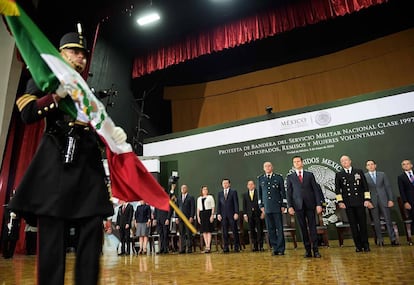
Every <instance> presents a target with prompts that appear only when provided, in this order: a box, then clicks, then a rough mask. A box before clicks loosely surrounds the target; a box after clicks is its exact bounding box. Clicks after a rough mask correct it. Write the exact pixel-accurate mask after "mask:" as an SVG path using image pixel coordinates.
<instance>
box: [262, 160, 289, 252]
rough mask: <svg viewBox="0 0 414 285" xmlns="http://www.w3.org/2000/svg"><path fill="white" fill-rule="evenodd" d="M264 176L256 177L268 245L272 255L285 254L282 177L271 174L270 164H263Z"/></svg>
mask: <svg viewBox="0 0 414 285" xmlns="http://www.w3.org/2000/svg"><path fill="white" fill-rule="evenodd" d="M263 169H264V171H265V173H264V174H262V175H260V176H258V183H257V184H258V185H259V189H258V190H259V205H260V208H261V210H262V211H264V213H265V222H266V227H267V230H268V233H269V243H270V246H271V247H272V250H273V255H284V254H285V248H286V245H285V236H284V233H283V217H282V213H283V212H284V211H285V209H286V203H287V200H286V191H285V185H284V181H283V177H282V176H281V175H280V174H276V173H273V166H272V164H271V163H270V162H265V163H264V164H263Z"/></svg>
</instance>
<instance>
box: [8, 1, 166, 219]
mask: <svg viewBox="0 0 414 285" xmlns="http://www.w3.org/2000/svg"><path fill="white" fill-rule="evenodd" d="M0 13H1V14H3V15H5V18H6V22H7V25H8V27H9V29H10V31H11V32H12V34H13V36H14V38H15V41H16V46H17V48H18V49H19V51H20V54H21V56H22V58H23V60H24V62H25V63H26V65H27V67H28V69H29V71H30V73H31V75H32V77H33V80H34V81H35V82H36V84H37V86H38V87H39V88H40V89H41V90H42V91H44V92H53V91H54V90H56V88H57V87H58V86H59V84H61V85H63V86H64V88H65V90H66V91H68V93H69V94H70V97H71V98H67V99H68V100H61V101H60V102H59V108H60V109H62V110H63V111H65V112H67V113H68V114H69V115H71V116H72V117H73V118H74V119H75V118H76V119H77V120H80V121H83V122H87V123H89V125H90V126H92V127H93V128H94V129H95V130H96V132H97V133H98V134H99V136H100V137H101V139H102V140H103V141H104V143H105V145H106V149H107V151H106V152H107V159H108V166H109V171H110V178H111V188H112V195H113V197H116V198H118V199H121V200H124V201H138V200H144V201H146V202H147V203H148V204H150V205H152V206H154V207H156V208H158V209H162V210H166V211H169V204H170V199H169V196H168V194H167V193H166V191H164V189H163V188H162V187H161V185H160V184H159V183H158V182H157V181H156V180H155V178H154V177H153V176H152V174H151V173H150V172H148V170H147V169H146V168H145V166H144V165H143V164H142V162H141V161H140V160H139V159H138V157H137V156H136V155H135V153H134V152H133V151H132V147H131V145H130V144H128V143H126V142H125V143H123V144H121V145H117V144H115V142H114V141H113V139H112V138H111V134H112V131H113V129H114V127H115V124H114V122H113V121H112V120H111V118H110V117H109V116H108V114H107V113H106V110H105V107H104V105H103V104H102V102H101V101H99V100H98V99H97V98H96V97H95V95H94V94H93V93H92V91H91V89H90V88H89V86H88V85H87V83H86V82H85V80H84V79H83V78H82V76H81V75H80V74H79V73H78V72H76V71H75V70H74V69H73V68H72V67H71V66H69V65H68V64H67V63H66V62H65V61H64V60H63V58H62V57H61V56H60V54H59V52H58V51H57V49H56V48H55V47H54V46H53V45H52V44H51V43H50V41H49V40H48V39H47V38H46V37H45V35H44V34H43V33H42V32H41V31H40V30H39V28H38V27H37V26H36V25H35V24H34V23H33V22H32V20H31V19H30V18H29V17H28V16H27V15H26V13H25V12H24V11H23V10H22V9H21V8H20V7H19V6H18V5H17V4H16V3H15V1H11V0H0ZM74 102H76V104H74Z"/></svg>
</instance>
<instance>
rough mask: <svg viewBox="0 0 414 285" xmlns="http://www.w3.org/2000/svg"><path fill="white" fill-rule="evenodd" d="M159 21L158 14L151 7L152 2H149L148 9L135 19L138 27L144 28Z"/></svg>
mask: <svg viewBox="0 0 414 285" xmlns="http://www.w3.org/2000/svg"><path fill="white" fill-rule="evenodd" d="M160 19H161V17H160V14H159V13H158V12H157V11H156V10H155V9H154V8H153V7H152V1H150V5H149V8H148V9H146V10H144V11H143V12H142V13H140V15H139V16H138V19H137V23H138V25H140V26H145V25H148V24H150V23H154V22H156V21H159V20H160Z"/></svg>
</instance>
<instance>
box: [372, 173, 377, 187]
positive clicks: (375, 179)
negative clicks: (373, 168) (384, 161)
mask: <svg viewBox="0 0 414 285" xmlns="http://www.w3.org/2000/svg"><path fill="white" fill-rule="evenodd" d="M371 177H372V181H374V183H375V184H377V177H376V176H375V172H372V173H371Z"/></svg>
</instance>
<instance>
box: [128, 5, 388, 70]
mask: <svg viewBox="0 0 414 285" xmlns="http://www.w3.org/2000/svg"><path fill="white" fill-rule="evenodd" d="M385 2H388V0H302V1H295V2H294V3H293V4H288V5H286V6H283V7H279V8H277V9H275V10H269V11H266V12H264V13H261V14H257V15H254V16H250V17H248V18H245V19H240V20H237V21H235V22H232V23H228V24H224V25H221V26H218V27H216V28H214V29H212V30H210V31H206V32H202V33H200V34H197V35H191V36H187V37H186V38H185V39H184V40H183V41H180V42H177V43H175V44H173V45H171V46H168V47H163V48H160V49H158V50H154V51H150V52H149V53H147V54H145V55H143V56H140V57H137V58H136V59H135V60H134V64H133V70H132V78H137V77H140V76H143V75H145V74H149V73H151V72H153V71H156V70H160V69H164V68H167V67H169V66H171V65H174V64H178V63H180V62H184V61H186V60H190V59H194V58H196V57H199V56H201V55H205V54H210V53H212V52H218V51H221V50H223V49H228V48H233V47H236V46H239V45H242V44H246V43H249V42H252V41H254V40H260V39H263V38H266V37H270V36H274V35H276V34H280V33H283V32H287V31H290V30H292V29H294V28H299V27H304V26H306V25H311V24H315V23H318V22H321V21H325V20H328V19H332V18H335V17H338V16H344V15H346V14H350V13H354V12H357V11H359V10H361V9H364V8H368V7H370V6H373V5H377V4H382V3H385Z"/></svg>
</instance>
